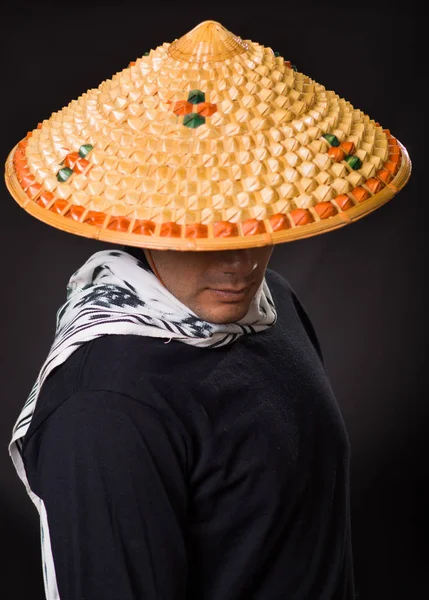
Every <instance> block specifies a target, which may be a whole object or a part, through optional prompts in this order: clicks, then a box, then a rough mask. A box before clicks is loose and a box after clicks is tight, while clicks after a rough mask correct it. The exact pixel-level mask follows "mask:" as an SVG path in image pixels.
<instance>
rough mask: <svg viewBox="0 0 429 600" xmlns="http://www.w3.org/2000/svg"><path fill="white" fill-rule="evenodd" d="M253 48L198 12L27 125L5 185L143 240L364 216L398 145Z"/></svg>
mask: <svg viewBox="0 0 429 600" xmlns="http://www.w3.org/2000/svg"><path fill="white" fill-rule="evenodd" d="M277 54H278V53H276V52H273V50H272V49H271V48H268V47H264V46H262V45H260V44H258V43H256V42H252V41H250V40H246V41H243V40H242V39H241V38H240V37H238V36H236V35H234V34H232V33H231V32H229V31H228V30H226V29H225V28H224V27H223V26H222V25H220V24H219V23H217V22H215V21H205V22H203V23H201V24H199V25H198V26H197V27H195V28H194V29H193V30H192V31H190V32H189V33H187V34H186V35H184V36H183V37H181V38H180V39H177V40H175V41H173V42H172V43H164V44H163V45H161V46H159V47H158V48H156V49H155V50H151V51H150V52H147V53H145V55H144V56H142V57H141V58H138V59H137V60H136V61H135V62H131V63H130V64H129V65H128V66H127V68H125V69H124V70H123V71H121V72H119V73H117V74H115V75H114V76H113V77H112V78H111V79H110V80H106V81H103V82H102V83H101V84H100V86H99V87H98V88H97V89H91V90H89V91H87V92H86V93H84V94H83V95H82V96H80V97H79V98H78V99H77V100H73V101H72V102H70V104H69V105H68V106H66V107H65V108H63V109H62V110H60V111H58V112H56V113H53V114H52V115H51V117H50V118H49V119H47V120H45V121H43V123H39V125H38V126H37V128H36V129H34V130H33V131H32V132H29V133H28V135H27V136H26V138H25V139H23V140H22V141H20V142H19V143H18V144H17V145H16V146H15V147H14V148H13V149H12V151H11V153H10V154H9V156H8V159H7V161H6V173H5V178H6V183H7V186H8V189H9V191H10V193H11V194H12V196H13V197H14V198H15V200H16V201H17V202H18V203H19V204H20V205H21V206H22V207H23V208H24V209H25V210H26V211H28V212H29V213H30V214H32V215H33V216H35V217H37V218H38V219H40V220H42V221H44V222H45V223H48V224H50V225H52V226H54V227H57V228H59V229H62V230H64V231H68V232H70V233H74V234H77V235H82V236H85V237H91V238H97V239H99V240H103V241H107V242H114V243H118V244H126V245H130V246H138V247H143V248H156V249H172V250H221V249H232V248H247V247H253V246H263V245H267V244H278V243H281V242H287V241H292V240H296V239H299V238H304V237H309V236H313V235H317V234H320V233H324V232H327V231H330V230H332V229H336V228H338V227H341V226H343V225H346V224H348V223H351V222H353V221H356V220H357V219H359V218H361V217H363V216H365V215H367V214H368V213H370V212H371V211H373V210H374V209H376V208H378V207H379V206H381V205H382V204H384V203H385V202H387V201H388V200H389V199H390V198H392V197H393V196H394V195H395V194H396V193H397V192H398V191H399V190H400V189H401V188H402V187H403V186H404V185H405V184H406V182H407V180H408V178H409V176H410V172H411V162H410V159H409V156H408V153H407V151H406V149H405V148H404V146H403V145H402V144H401V143H400V142H399V141H398V140H397V139H396V138H395V137H394V136H393V135H392V134H391V133H390V132H389V130H387V129H384V128H383V127H382V126H381V125H379V124H378V123H376V122H375V121H374V120H372V119H371V118H370V117H369V116H367V115H366V114H364V113H363V112H361V111H360V110H358V109H355V108H354V107H353V106H352V105H351V104H350V103H349V102H347V101H346V100H344V99H342V98H340V97H339V96H338V95H337V94H335V93H334V92H333V91H327V90H326V89H325V87H324V86H323V85H321V84H319V83H316V82H315V81H313V80H312V79H311V78H310V77H308V76H306V75H304V74H303V73H300V72H299V71H297V70H296V68H295V67H293V66H292V65H291V64H290V62H289V61H286V60H284V59H283V58H282V57H281V56H278V55H277Z"/></svg>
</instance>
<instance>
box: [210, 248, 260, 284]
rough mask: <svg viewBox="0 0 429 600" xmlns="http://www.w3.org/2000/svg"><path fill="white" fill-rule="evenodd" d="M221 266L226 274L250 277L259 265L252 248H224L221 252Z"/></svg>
mask: <svg viewBox="0 0 429 600" xmlns="http://www.w3.org/2000/svg"><path fill="white" fill-rule="evenodd" d="M219 258H220V268H221V270H222V273H224V274H225V275H228V274H231V275H239V276H240V277H243V278H244V277H249V276H250V275H251V274H252V273H253V271H254V270H255V269H256V268H257V266H258V261H257V259H256V256H255V255H254V253H253V252H252V248H246V249H240V250H222V251H221V252H220V257H219Z"/></svg>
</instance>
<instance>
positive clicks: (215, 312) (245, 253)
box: [145, 246, 273, 323]
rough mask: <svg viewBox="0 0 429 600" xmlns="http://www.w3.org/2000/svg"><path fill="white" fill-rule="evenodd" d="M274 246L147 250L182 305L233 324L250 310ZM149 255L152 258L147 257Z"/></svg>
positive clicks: (167, 286)
mask: <svg viewBox="0 0 429 600" xmlns="http://www.w3.org/2000/svg"><path fill="white" fill-rule="evenodd" d="M272 251H273V247H272V246H263V247H261V248H249V249H243V250H218V251H212V252H175V251H171V250H151V251H150V253H148V251H147V250H146V251H145V253H146V256H147V257H148V259H149V260H150V259H152V261H153V263H154V266H155V271H157V275H158V276H159V278H160V279H161V281H162V283H163V284H164V285H165V287H166V288H167V289H168V291H169V292H170V293H171V294H173V296H175V297H176V298H177V299H178V300H180V302H182V304H185V306H187V307H188V308H190V309H191V310H192V311H193V312H194V313H195V314H197V315H198V316H199V317H200V318H201V319H204V320H205V321H209V322H211V323H232V322H234V321H238V320H240V319H242V318H243V317H244V316H245V315H246V313H247V311H248V310H249V306H250V303H251V302H252V300H253V298H254V296H255V293H256V291H257V289H258V287H259V286H260V284H261V282H262V280H263V278H264V275H265V270H266V268H267V265H268V261H269V259H270V257H271V254H272ZM148 254H149V255H148Z"/></svg>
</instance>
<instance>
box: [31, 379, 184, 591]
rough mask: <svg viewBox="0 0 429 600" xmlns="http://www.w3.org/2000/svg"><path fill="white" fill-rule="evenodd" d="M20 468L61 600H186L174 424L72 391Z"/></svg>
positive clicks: (130, 404) (140, 408)
mask: <svg viewBox="0 0 429 600" xmlns="http://www.w3.org/2000/svg"><path fill="white" fill-rule="evenodd" d="M24 459H25V463H26V470H27V477H28V479H29V483H30V486H31V488H32V489H33V491H34V492H35V493H36V494H37V495H38V496H39V497H40V498H41V499H42V500H43V502H44V505H45V510H46V517H47V528H48V531H47V532H46V531H45V532H44V535H45V536H46V535H49V538H50V546H51V549H52V559H53V568H54V571H55V578H56V585H57V589H58V593H59V597H60V598H61V600H78V599H79V600H81V599H82V598H85V600H100V599H101V598H102V599H103V600H118V599H120V600H143V598H144V600H159V599H160V598H165V600H183V599H184V598H185V593H186V579H187V552H186V545H185V527H186V513H187V486H186V441H185V439H184V436H183V432H182V431H180V428H179V427H177V426H176V424H175V423H174V422H171V421H170V420H169V419H167V418H165V417H164V416H163V415H160V414H159V412H158V411H156V410H155V409H154V408H153V407H151V406H149V405H144V404H141V403H139V402H137V401H136V400H134V399H132V398H129V397H127V396H123V395H122V394H117V393H112V392H105V391H93V392H92V391H91V392H90V391H86V392H80V393H77V394H75V395H73V396H72V397H70V398H69V399H67V400H66V401H64V402H63V403H62V404H61V405H60V406H59V407H58V408H57V409H56V410H55V411H54V412H53V414H52V415H50V416H49V418H48V419H46V421H45V422H44V423H42V425H41V426H40V427H39V428H38V429H37V430H36V432H34V433H33V435H32V437H31V438H30V440H29V441H28V443H27V444H26V447H25V450H24ZM45 560H47V559H46V557H45Z"/></svg>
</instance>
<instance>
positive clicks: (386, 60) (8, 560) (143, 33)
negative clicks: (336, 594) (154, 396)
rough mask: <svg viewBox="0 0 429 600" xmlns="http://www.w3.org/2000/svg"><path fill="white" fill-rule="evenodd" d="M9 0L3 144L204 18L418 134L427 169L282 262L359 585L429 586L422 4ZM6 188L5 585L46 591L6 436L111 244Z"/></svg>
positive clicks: (397, 130) (390, 590)
mask: <svg viewBox="0 0 429 600" xmlns="http://www.w3.org/2000/svg"><path fill="white" fill-rule="evenodd" d="M2 11H3V15H2V23H1V29H2V31H1V32H0V33H1V36H0V38H1V45H2V54H1V56H2V81H1V84H0V85H1V99H2V106H1V115H2V120H3V122H2V126H1V139H0V143H1V148H2V156H3V159H4V160H6V157H7V155H8V153H9V151H10V150H11V148H12V147H13V146H14V145H15V144H16V143H17V142H18V141H19V140H20V139H21V138H23V137H24V136H25V135H26V133H27V131H30V130H32V129H34V128H35V127H36V126H37V123H38V122H39V121H42V120H43V119H45V118H49V116H50V114H51V113H52V112H54V111H57V110H60V109H61V108H62V107H63V106H65V105H66V104H68V103H69V102H70V101H71V100H72V99H74V98H77V97H78V96H79V95H81V94H82V93H83V92H85V91H86V90H87V89H90V88H93V87H97V86H98V85H99V83H101V81H102V80H104V79H107V78H110V77H111V76H112V75H113V74H114V73H115V72H117V71H120V70H122V69H123V68H124V67H126V66H127V65H128V63H129V62H130V61H131V60H135V58H137V57H139V56H142V55H143V53H144V52H145V51H147V50H149V49H150V48H153V47H156V46H157V45H159V44H161V43H163V42H165V41H167V42H169V41H173V40H174V39H175V38H177V37H180V36H181V35H183V34H184V33H186V32H187V31H189V30H190V29H192V28H193V27H194V26H195V25H197V24H198V23H199V22H201V21H204V20H206V19H214V20H217V21H220V22H221V23H222V24H223V25H224V26H225V27H227V28H228V29H229V30H230V31H233V32H234V33H236V34H238V35H240V36H241V37H242V38H244V39H252V40H254V41H257V42H259V43H261V44H264V45H266V46H270V47H272V48H273V49H274V50H277V51H279V52H280V54H281V55H282V56H284V57H285V59H286V60H291V62H292V63H294V64H295V65H297V67H298V70H299V71H301V72H303V73H305V74H307V75H309V76H310V77H311V78H313V79H315V80H316V81H318V82H319V83H322V84H323V85H325V86H326V88H327V89H333V90H335V91H336V92H337V93H338V94H339V95H340V96H342V97H344V98H345V99H346V100H349V101H350V102H351V103H352V104H353V105H354V106H355V107H356V108H360V109H361V110H363V111H364V112H365V113H367V114H368V115H369V116H370V117H371V118H373V119H375V120H376V121H378V122H379V123H381V125H382V126H383V127H385V128H388V129H390V131H391V132H392V134H393V135H394V136H396V137H397V138H398V139H399V140H400V141H401V142H402V143H403V144H404V145H405V147H406V148H407V149H408V151H409V153H410V157H411V159H412V162H413V173H412V176H411V179H410V181H409V183H408V184H407V186H406V187H405V188H404V189H403V190H402V191H401V192H400V193H399V194H398V195H397V196H395V197H394V198H393V199H392V200H391V201H389V202H388V203H387V204H386V205H384V206H382V207H381V208H379V209H377V210H376V211H374V212H373V213H371V214H370V215H369V216H368V217H366V218H364V219H361V220H360V221H357V222H356V223H353V224H352V225H348V226H345V227H342V228H341V229H338V230H336V231H333V232H330V233H328V234H323V235H319V236H316V237H313V238H309V239H304V240H299V241H295V242H293V243H287V244H283V245H282V246H278V247H276V248H275V250H274V254H273V258H272V262H271V267H273V268H274V269H276V270H278V271H279V272H280V273H282V274H283V275H284V276H285V277H286V278H287V279H288V280H289V282H290V283H291V284H292V286H293V287H294V288H295V290H296V291H297V293H298V295H299V296H300V298H301V300H302V302H303V303H304V305H305V306H306V308H307V310H308V312H309V314H310V316H311V318H312V320H313V323H314V325H315V328H316V331H317V332H318V335H319V338H320V341H321V344H322V348H323V352H324V355H325V361H326V364H327V368H328V372H329V374H330V378H331V382H332V386H333V388H334V390H335V392H336V396H337V398H338V402H339V404H340V407H341V410H342V413H343V416H344V419H345V421H346V426H347V428H348V432H349V436H350V440H351V444H352V465H351V469H352V471H351V500H352V515H351V516H352V528H353V546H354V557H355V575H356V587H357V592H358V600H385V599H386V600H387V599H391V598H401V599H404V600H412V599H414V598H416V599H417V598H419V600H420V599H423V598H427V597H429V584H428V583H427V581H426V579H427V575H428V558H429V552H428V538H429V530H428V526H427V519H426V512H427V507H428V501H429V495H428V492H427V491H426V486H425V485H424V484H427V479H428V477H427V452H426V440H427V430H428V424H429V411H428V408H427V401H428V393H427V383H426V377H425V375H426V373H425V369H426V370H427V366H426V365H427V353H426V348H427V338H426V327H427V324H428V319H427V310H426V309H427V307H428V302H427V295H426V282H425V279H426V276H427V273H428V269H427V262H426V258H425V251H426V248H427V235H428V234H427V227H428V224H427V218H428V211H427V209H426V203H427V202H428V200H427V192H426V188H425V187H424V186H426V183H425V182H424V178H425V176H426V172H427V169H425V163H426V164H427V160H428V152H427V150H426V146H427V138H428V136H427V119H428V115H427V112H428V111H427V107H428V104H427V103H428V100H427V84H426V80H427V74H426V71H427V64H426V63H425V54H424V52H423V50H424V49H425V46H427V32H426V31H425V18H424V17H423V15H422V13H419V12H418V11H417V9H416V7H415V5H414V4H413V3H410V2H406V3H405V2H404V3H401V4H398V5H393V4H388V3H381V2H372V3H368V4H366V5H364V4H361V3H358V2H344V1H343V2H338V3H336V4H334V3H333V2H330V3H326V2H323V3H320V5H319V4H312V3H304V2H298V1H296V2H288V3H287V2H285V3H270V2H259V3H256V2H255V4H252V5H251V4H250V3H233V2H231V3H229V4H221V5H219V4H214V3H212V4H210V3H208V2H207V3H204V2H199V3H195V2H194V3H190V2H183V1H180V2H177V3H166V2H154V4H147V3H144V2H141V3H139V4H137V3H127V2H117V4H113V3H112V4H109V3H108V2H107V3H103V4H98V3H97V2H89V1H86V2H85V1H82V2H79V3H71V2H67V3H63V4H60V3H57V4H55V5H52V6H50V5H49V6H48V5H46V6H45V5H41V4H37V3H35V4H25V3H24V4H23V3H16V4H14V5H13V6H7V5H6V6H3V9H2ZM0 202H1V220H0V227H1V241H2V252H1V279H0V281H1V284H0V285H1V294H0V300H1V313H0V314H1V319H2V324H1V332H2V334H3V335H2V341H3V343H2V344H1V353H2V356H1V362H0V364H1V391H2V395H1V418H0V441H1V447H0V527H1V529H0V539H1V547H2V555H3V558H2V559H1V562H0V565H1V566H0V581H1V582H2V583H1V584H0V585H1V588H0V596H1V597H2V598H5V600H24V599H27V598H31V600H42V599H43V598H44V595H43V587H42V575H41V566H40V565H41V561H40V551H39V530H38V516H37V511H36V509H35V507H34V506H33V504H32V503H31V501H30V500H29V498H28V496H27V494H26V492H25V489H24V486H23V484H22V483H21V482H20V481H19V479H18V477H17V475H16V473H15V471H14V469H13V466H12V463H11V461H10V458H9V456H8V450H7V445H8V442H9V438H10V432H11V429H12V426H13V423H14V421H15V419H16V418H17V416H18V413H19V411H20V409H21V406H22V404H23V403H24V401H25V399H26V397H27V394H28V392H29V390H30V388H31V386H32V383H33V381H34V378H35V376H36V375H37V372H38V370H39V368H40V366H41V364H42V362H43V360H44V358H45V355H46V353H47V351H48V349H49V346H50V343H51V340H52V334H53V330H54V319H55V312H56V310H57V308H58V306H59V305H60V304H61V303H62V302H63V300H64V292H65V285H66V283H67V280H68V278H69V276H70V275H71V274H72V272H74V270H75V269H76V268H77V267H78V266H79V265H80V264H82V262H84V261H85V260H86V258H87V257H88V256H89V255H90V254H92V253H93V252H95V251H97V250H102V249H104V248H106V247H107V246H106V245H104V244H102V243H100V242H96V241H94V240H89V239H86V238H82V237H78V236H73V235H70V234H67V233H62V232H61V231H59V230H56V229H54V228H51V227H49V226H48V225H45V224H43V223H41V222H39V221H37V220H36V219H34V218H32V217H30V216H29V215H28V214H26V213H25V212H24V211H23V210H22V209H21V208H19V206H18V205H17V204H16V203H15V202H14V201H13V199H12V198H11V197H10V195H9V194H8V192H7V189H6V187H5V185H2V187H1V188H0ZM285 568H287V565H285ZM100 600H102V599H100ZM139 600H140V599H139ZM141 600H143V599H141ZM267 600H270V599H268V598H267ZM285 600H289V599H285ZM309 600H317V599H316V598H315V599H309Z"/></svg>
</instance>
